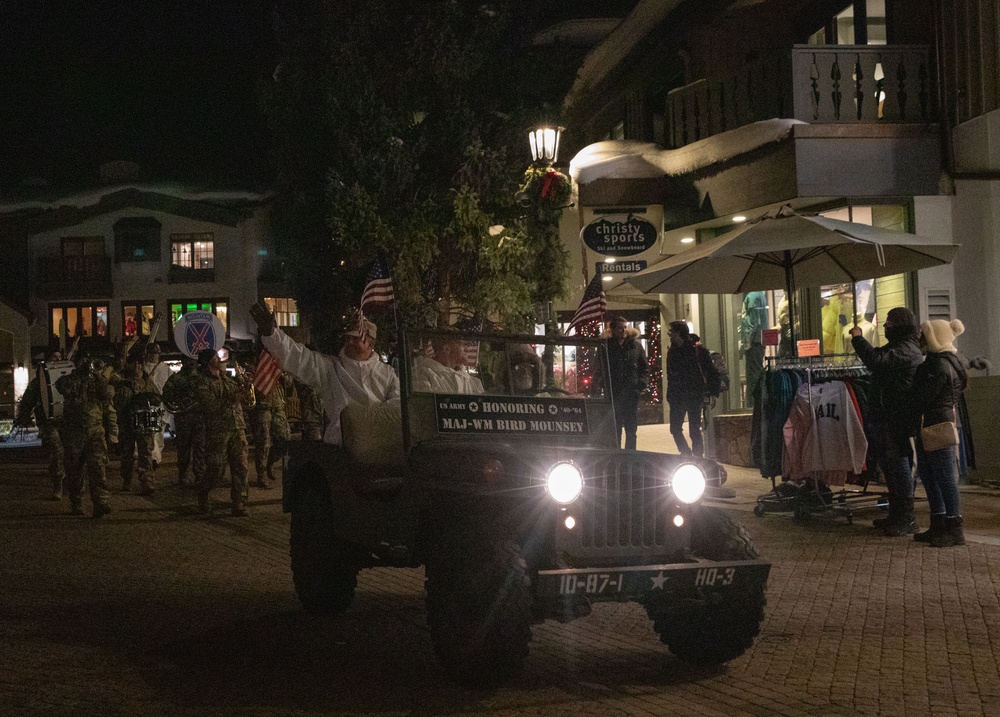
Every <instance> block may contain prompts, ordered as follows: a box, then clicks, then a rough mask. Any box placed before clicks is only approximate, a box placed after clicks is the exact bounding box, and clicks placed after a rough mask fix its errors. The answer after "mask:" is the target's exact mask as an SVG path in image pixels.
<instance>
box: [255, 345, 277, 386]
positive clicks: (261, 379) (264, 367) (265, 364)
mask: <svg viewBox="0 0 1000 717" xmlns="http://www.w3.org/2000/svg"><path fill="white" fill-rule="evenodd" d="M279 378H281V365H280V364H279V363H278V361H277V360H276V359H275V358H274V356H272V355H271V354H270V353H268V352H267V351H265V350H264V349H261V351H260V357H259V358H258V359H257V368H256V369H254V373H253V387H254V389H256V390H257V392H259V393H260V395H262V396H267V395H268V394H270V393H271V391H272V390H273V389H274V384H276V383H277V382H278V379H279Z"/></svg>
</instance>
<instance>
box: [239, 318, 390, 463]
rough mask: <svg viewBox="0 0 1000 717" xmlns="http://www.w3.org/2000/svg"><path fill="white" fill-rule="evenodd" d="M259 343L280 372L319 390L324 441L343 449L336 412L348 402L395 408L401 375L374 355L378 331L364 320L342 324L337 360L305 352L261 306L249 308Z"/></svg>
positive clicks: (307, 350)
mask: <svg viewBox="0 0 1000 717" xmlns="http://www.w3.org/2000/svg"><path fill="white" fill-rule="evenodd" d="M250 315H251V316H252V317H253V320H254V321H255V322H257V330H258V332H259V333H260V337H261V343H262V344H263V345H264V348H266V349H267V350H268V351H269V352H270V353H271V355H272V356H274V358H275V360H277V362H278V363H279V364H281V367H282V369H284V370H285V371H287V372H288V373H290V374H292V375H293V376H294V377H295V378H297V379H298V380H299V381H301V382H302V383H304V384H306V385H307V386H309V387H310V388H312V389H313V390H315V391H317V392H318V393H319V395H320V398H321V399H322V401H323V408H324V410H325V411H326V415H327V416H329V418H330V422H329V423H328V424H327V427H326V432H325V433H324V435H323V442H324V443H331V444H334V445H337V446H339V445H341V444H342V442H343V439H342V436H341V432H340V413H341V411H343V410H344V407H345V406H347V405H348V404H376V403H389V404H392V403H394V404H397V405H398V404H399V377H397V376H396V373H395V371H393V370H392V368H391V367H390V366H389V365H388V364H385V363H383V362H382V360H381V359H380V358H379V355H378V354H377V353H375V336H376V327H375V324H373V323H372V322H371V321H368V320H367V319H364V320H360V321H359V320H358V319H359V317H357V315H355V317H354V319H353V320H349V321H348V322H347V324H346V326H347V330H346V331H344V334H343V338H344V345H343V348H342V349H341V350H340V352H339V353H338V354H337V355H336V356H328V355H326V354H322V353H320V352H319V351H315V350H313V349H308V348H306V347H305V346H303V345H302V344H300V343H298V342H297V341H295V340H294V339H292V338H290V337H289V336H288V335H286V334H285V333H284V332H283V331H282V330H281V329H279V328H278V327H277V325H276V323H275V320H274V315H273V314H272V313H271V311H270V310H269V309H268V308H267V307H266V306H265V305H263V304H260V303H257V304H254V305H253V306H252V307H250Z"/></svg>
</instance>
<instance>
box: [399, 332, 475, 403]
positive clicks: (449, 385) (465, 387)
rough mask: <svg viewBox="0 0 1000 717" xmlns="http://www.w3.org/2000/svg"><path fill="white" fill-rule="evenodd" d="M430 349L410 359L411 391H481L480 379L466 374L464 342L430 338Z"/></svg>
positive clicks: (448, 338) (472, 392) (467, 392)
mask: <svg viewBox="0 0 1000 717" xmlns="http://www.w3.org/2000/svg"><path fill="white" fill-rule="evenodd" d="M428 348H429V349H430V351H425V352H423V353H419V354H417V355H416V356H415V357H414V358H413V390H414V391H423V392H426V393H464V394H481V393H483V382H482V381H481V380H480V379H479V378H478V377H477V376H473V375H472V374H471V373H469V368H468V366H467V365H466V360H465V342H464V341H462V340H461V339H459V338H458V337H457V336H456V337H451V336H441V337H436V338H434V339H432V340H431V345H430V347H428Z"/></svg>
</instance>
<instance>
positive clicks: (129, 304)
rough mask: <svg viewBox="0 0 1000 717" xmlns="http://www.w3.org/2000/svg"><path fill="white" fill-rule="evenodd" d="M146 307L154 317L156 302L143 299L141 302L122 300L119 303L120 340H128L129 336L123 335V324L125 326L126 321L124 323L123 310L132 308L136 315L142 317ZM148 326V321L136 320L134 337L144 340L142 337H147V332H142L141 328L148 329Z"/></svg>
mask: <svg viewBox="0 0 1000 717" xmlns="http://www.w3.org/2000/svg"><path fill="white" fill-rule="evenodd" d="M147 306H148V307H150V308H152V309H153V316H156V300H155V299H144V300H141V301H140V300H138V299H125V300H123V301H122V302H121V322H122V338H128V336H129V334H126V333H125V324H126V321H125V310H126V309H127V308H129V307H134V308H135V310H136V315H137V316H143V317H144V316H145V314H143V309H145V308H146V307H147ZM148 325H149V320H146V319H145V318H143V319H142V320H137V321H136V333H135V336H136V337H137V338H144V337H146V336H148V335H149V331H148V330H147V331H143V327H144V326H145V327H147V329H148V327H149V326H148Z"/></svg>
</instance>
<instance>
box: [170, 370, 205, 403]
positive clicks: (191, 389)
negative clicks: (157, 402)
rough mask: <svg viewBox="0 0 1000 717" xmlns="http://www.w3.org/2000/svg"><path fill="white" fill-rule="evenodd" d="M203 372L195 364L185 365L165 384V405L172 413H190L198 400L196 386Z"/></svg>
mask: <svg viewBox="0 0 1000 717" xmlns="http://www.w3.org/2000/svg"><path fill="white" fill-rule="evenodd" d="M200 380H201V374H199V373H198V369H197V368H196V367H195V366H185V367H184V368H182V369H181V370H180V371H178V372H177V373H175V374H171V375H170V378H168V379H167V382H166V383H165V384H163V405H164V406H166V407H167V410H168V411H171V412H172V413H190V412H191V408H192V407H193V406H194V403H195V400H196V394H195V387H196V386H197V385H198V383H199V381H200Z"/></svg>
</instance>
